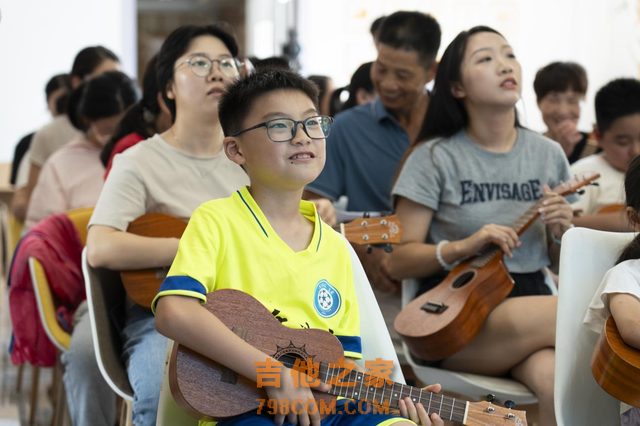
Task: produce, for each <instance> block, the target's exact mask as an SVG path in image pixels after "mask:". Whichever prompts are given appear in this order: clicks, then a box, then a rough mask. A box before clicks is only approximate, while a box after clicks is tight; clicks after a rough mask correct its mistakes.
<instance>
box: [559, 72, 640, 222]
mask: <svg viewBox="0 0 640 426" xmlns="http://www.w3.org/2000/svg"><path fill="white" fill-rule="evenodd" d="M595 109H596V125H595V126H594V131H593V133H594V134H595V136H596V139H597V141H598V146H600V147H601V148H602V151H603V152H601V153H599V154H595V155H591V156H589V157H586V158H583V159H582V160H580V161H578V162H577V163H575V164H574V165H573V166H572V167H571V171H572V172H573V173H575V174H580V173H583V172H589V171H594V172H598V173H600V179H599V180H598V181H597V182H598V185H597V186H593V185H590V186H588V187H586V188H584V191H585V192H584V195H583V196H582V199H581V200H580V201H577V202H575V203H574V204H573V205H572V207H573V208H574V210H576V211H577V214H579V216H578V217H576V218H575V219H574V224H575V225H576V226H584V227H587V228H594V229H600V230H603V231H628V230H630V229H629V222H628V221H627V218H626V216H625V215H624V214H622V213H621V212H612V213H604V214H598V212H599V211H600V210H601V209H603V208H605V207H607V206H611V205H615V204H618V205H622V204H624V193H623V189H622V183H623V181H624V173H625V172H626V171H627V168H628V167H629V164H631V161H633V159H634V158H635V157H636V156H638V155H639V154H640V81H638V80H636V79H631V78H625V79H618V80H613V81H611V82H609V83H607V84H606V85H605V86H603V87H602V88H601V89H600V90H599V91H598V93H597V94H596V99H595Z"/></svg>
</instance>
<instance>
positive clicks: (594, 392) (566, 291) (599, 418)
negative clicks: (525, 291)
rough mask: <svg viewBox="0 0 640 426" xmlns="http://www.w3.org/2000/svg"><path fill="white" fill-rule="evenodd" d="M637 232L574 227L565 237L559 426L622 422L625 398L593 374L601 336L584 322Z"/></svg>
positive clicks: (558, 370)
mask: <svg viewBox="0 0 640 426" xmlns="http://www.w3.org/2000/svg"><path fill="white" fill-rule="evenodd" d="M634 236H635V234H634V233H614V232H602V231H595V230H592V229H587V228H573V229H570V230H569V231H567V232H566V233H565V235H564V237H563V238H562V250H561V252H560V294H559V296H558V320H557V325H556V329H557V332H556V375H555V398H554V399H555V407H556V420H557V422H558V425H559V426H563V425H567V426H568V425H582V426H591V425H592V426H596V425H598V426H599V425H608V426H609V425H611V426H612V425H619V424H620V402H619V401H618V400H616V399H615V398H613V397H612V396H610V395H609V394H607V393H606V392H605V391H604V390H603V389H602V388H600V386H598V384H597V383H596V381H595V379H594V378H593V375H592V374H591V356H592V354H593V350H594V348H595V346H596V343H597V341H598V338H599V337H600V336H599V335H597V334H596V333H594V332H592V331H590V330H589V329H587V328H586V327H585V326H584V325H583V323H582V322H583V320H584V317H585V314H586V312H587V308H588V306H589V303H590V302H591V299H592V298H593V295H594V293H595V292H596V290H597V289H598V286H599V285H600V282H601V281H602V278H603V277H604V274H605V273H606V272H607V270H609V269H610V268H611V267H613V266H614V263H615V261H616V258H617V257H618V255H619V253H620V251H621V250H622V248H623V247H624V246H625V245H626V244H627V243H628V242H629V241H631V239H632V238H633V237H634Z"/></svg>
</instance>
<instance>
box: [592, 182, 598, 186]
mask: <svg viewBox="0 0 640 426" xmlns="http://www.w3.org/2000/svg"><path fill="white" fill-rule="evenodd" d="M589 185H593V186H600V184H599V183H598V182H590V183H589Z"/></svg>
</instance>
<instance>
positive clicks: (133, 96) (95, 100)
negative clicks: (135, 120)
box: [68, 71, 140, 132]
mask: <svg viewBox="0 0 640 426" xmlns="http://www.w3.org/2000/svg"><path fill="white" fill-rule="evenodd" d="M138 99H140V95H139V93H138V87H137V86H136V83H135V82H134V81H133V80H131V79H130V78H129V77H127V76H126V75H125V74H123V73H121V72H120V71H109V72H105V73H104V74H102V75H99V76H98V77H95V78H92V79H90V80H88V81H85V82H84V83H82V85H80V86H79V87H78V88H76V89H75V90H74V91H73V92H71V96H70V98H69V110H68V115H69V121H71V124H73V126H74V127H75V128H77V129H78V130H80V131H82V132H86V131H87V124H86V123H85V120H84V119H87V120H89V121H95V120H99V119H101V118H107V117H112V116H114V115H117V114H120V113H121V112H123V111H126V110H127V108H129V107H130V106H131V105H133V104H134V103H136V102H137V101H138Z"/></svg>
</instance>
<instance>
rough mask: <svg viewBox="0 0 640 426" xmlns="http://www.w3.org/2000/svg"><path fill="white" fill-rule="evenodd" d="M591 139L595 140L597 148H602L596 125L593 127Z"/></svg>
mask: <svg viewBox="0 0 640 426" xmlns="http://www.w3.org/2000/svg"><path fill="white" fill-rule="evenodd" d="M593 137H594V138H596V142H598V146H599V147H600V148H602V133H601V132H600V129H599V128H598V125H597V124H594V125H593Z"/></svg>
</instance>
